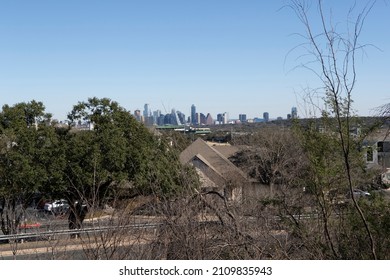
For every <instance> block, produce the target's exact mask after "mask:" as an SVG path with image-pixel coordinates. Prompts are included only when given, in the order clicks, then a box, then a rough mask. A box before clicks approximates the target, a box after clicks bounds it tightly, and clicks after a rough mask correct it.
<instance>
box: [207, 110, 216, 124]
mask: <svg viewBox="0 0 390 280" xmlns="http://www.w3.org/2000/svg"><path fill="white" fill-rule="evenodd" d="M213 124H214V120H213V117H212V116H211V114H210V113H208V114H207V117H206V125H213Z"/></svg>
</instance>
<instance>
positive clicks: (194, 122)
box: [191, 104, 198, 124]
mask: <svg viewBox="0 0 390 280" xmlns="http://www.w3.org/2000/svg"><path fill="white" fill-rule="evenodd" d="M191 124H198V120H197V118H196V107H195V105H194V104H192V106H191Z"/></svg>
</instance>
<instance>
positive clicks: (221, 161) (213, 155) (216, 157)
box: [180, 138, 248, 182]
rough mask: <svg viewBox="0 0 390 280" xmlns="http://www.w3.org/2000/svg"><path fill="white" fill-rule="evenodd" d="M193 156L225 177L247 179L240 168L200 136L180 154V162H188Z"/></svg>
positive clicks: (242, 180) (243, 180)
mask: <svg viewBox="0 0 390 280" xmlns="http://www.w3.org/2000/svg"><path fill="white" fill-rule="evenodd" d="M230 150H233V149H230ZM195 158H196V159H198V160H201V161H202V162H203V163H204V164H205V165H207V166H208V167H209V168H210V169H212V170H214V171H215V172H216V173H218V174H220V175H221V176H222V177H223V178H225V179H231V178H235V179H236V180H239V181H241V182H245V181H247V180H248V179H247V177H246V176H245V174H244V172H243V171H241V169H239V168H238V167H237V166H235V165H234V164H233V163H232V162H231V161H230V160H229V159H228V158H227V157H226V156H224V155H223V154H222V153H221V152H219V151H218V150H217V149H216V148H214V147H213V146H211V145H209V144H207V143H206V142H205V141H204V140H202V139H201V138H198V139H197V140H196V141H194V142H193V143H192V144H191V145H190V146H188V147H187V148H186V149H185V150H184V151H183V152H182V153H181V154H180V161H181V163H182V164H187V163H190V162H191V161H192V160H193V159H195Z"/></svg>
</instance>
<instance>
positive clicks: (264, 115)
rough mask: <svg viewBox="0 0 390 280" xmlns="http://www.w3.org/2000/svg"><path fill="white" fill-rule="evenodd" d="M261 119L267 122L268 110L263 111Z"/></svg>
mask: <svg viewBox="0 0 390 280" xmlns="http://www.w3.org/2000/svg"><path fill="white" fill-rule="evenodd" d="M263 119H264V121H265V122H269V113H268V112H264V113H263Z"/></svg>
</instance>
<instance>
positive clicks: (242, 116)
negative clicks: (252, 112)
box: [238, 114, 247, 123]
mask: <svg viewBox="0 0 390 280" xmlns="http://www.w3.org/2000/svg"><path fill="white" fill-rule="evenodd" d="M238 119H239V120H240V122H242V123H245V122H246V121H247V119H246V114H240V115H239V116H238Z"/></svg>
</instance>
